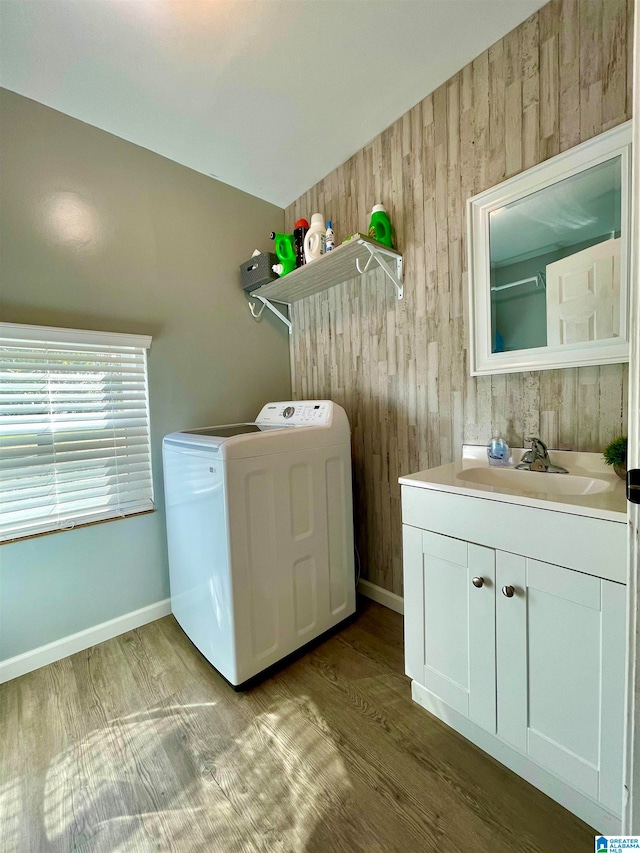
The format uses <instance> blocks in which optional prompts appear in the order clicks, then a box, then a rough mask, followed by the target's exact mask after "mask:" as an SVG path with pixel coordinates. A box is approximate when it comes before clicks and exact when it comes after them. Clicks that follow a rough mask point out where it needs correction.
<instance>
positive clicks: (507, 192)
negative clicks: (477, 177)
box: [467, 121, 632, 376]
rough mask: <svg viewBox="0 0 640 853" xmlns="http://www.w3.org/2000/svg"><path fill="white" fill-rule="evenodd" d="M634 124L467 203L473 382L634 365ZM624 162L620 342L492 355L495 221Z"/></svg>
mask: <svg viewBox="0 0 640 853" xmlns="http://www.w3.org/2000/svg"><path fill="white" fill-rule="evenodd" d="M631 124H632V123H631V122H630V121H628V122H625V123H624V124H621V125H618V126H617V127H614V128H613V129H612V130H608V131H606V132H605V133H601V134H600V135H599V136H595V137H594V138H593V139H590V140H588V141H587V142H583V143H581V144H580V145H577V146H575V147H574V148H571V149H569V150H568V151H565V152H563V153H562V154H558V155H556V156H555V157H552V158H551V159H550V160H546V161H545V162H544V163H540V164H539V165H538V166H534V167H533V168H531V169H528V170H527V171H526V172H522V173H521V174H519V175H516V176H515V177H513V178H509V180H507V181H504V182H503V183H501V184H498V186H496V187H492V188H491V189H489V190H486V191H485V192H483V193H480V194H479V195H476V196H474V197H473V198H470V199H468V201H467V232H468V262H469V334H470V340H469V342H470V346H469V362H470V371H471V375H472V376H482V375H484V374H492V373H520V372H523V371H525V370H549V369H551V368H557V367H581V366H583V365H593V364H616V363H619V362H623V361H628V360H629V333H628V317H627V304H628V298H629V296H628V294H629V251H630V242H631V241H630V239H629V222H630V195H631V194H630V187H631V136H632V131H631ZM616 156H620V161H621V204H622V216H621V229H620V236H621V240H622V242H621V253H620V333H621V337H620V338H610V339H608V340H607V341H606V342H605V341H590V342H587V343H578V344H563V345H561V346H546V347H532V348H530V349H522V350H515V351H511V352H496V353H494V352H492V351H491V340H492V335H491V290H490V284H491V268H490V250H489V216H490V214H491V212H492V211H493V210H497V209H498V208H501V207H504V206H505V205H508V204H510V203H511V202H514V201H517V200H518V199H521V198H523V197H524V196H527V195H530V194H531V193H534V192H537V191H538V190H541V189H544V188H545V187H548V186H550V185H551V184H555V183H557V182H558V181H562V180H564V179H565V178H569V177H571V176H572V175H575V174H577V173H578V172H582V171H584V170H585V169H589V168H591V167H592V166H597V165H598V164H599V163H603V162H605V161H606V160H610V159H612V158H613V157H616Z"/></svg>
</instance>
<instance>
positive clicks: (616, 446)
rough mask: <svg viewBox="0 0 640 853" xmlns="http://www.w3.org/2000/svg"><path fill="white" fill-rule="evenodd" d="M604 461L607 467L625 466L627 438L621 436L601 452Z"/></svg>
mask: <svg viewBox="0 0 640 853" xmlns="http://www.w3.org/2000/svg"><path fill="white" fill-rule="evenodd" d="M602 455H603V456H604V461H605V462H606V463H607V465H618V466H620V467H621V468H624V467H626V464H627V436H626V435H621V436H620V437H619V438H615V439H614V440H613V441H612V442H611V444H608V445H607V446H606V447H605V449H604V450H603V451H602Z"/></svg>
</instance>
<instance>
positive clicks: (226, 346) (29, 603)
mask: <svg viewBox="0 0 640 853" xmlns="http://www.w3.org/2000/svg"><path fill="white" fill-rule="evenodd" d="M0 112H1V113H2V123H1V126H0V146H1V150H2V166H1V173H0V192H1V196H2V203H1V209H0V240H1V246H0V248H1V251H2V261H1V264H2V266H1V278H0V282H1V284H0V288H1V290H0V296H1V319H2V320H3V321H6V322H13V323H33V324H39V325H49V326H64V327H72V328H81V329H97V330H103V331H114V332H133V333H140V334H150V335H153V345H152V348H151V351H150V356H149V381H150V403H151V432H152V447H153V471H154V483H155V490H156V504H157V507H158V510H157V512H155V513H153V514H152V515H148V516H139V517H135V518H129V519H124V520H119V521H113V522H109V523H106V524H98V525H93V526H90V527H85V528H80V529H77V530H73V531H68V532H61V533H55V534H51V535H48V536H41V537H37V538H34V539H31V540H24V541H18V542H14V543H9V544H5V545H2V546H1V547H0V659H6V658H10V657H12V656H14V655H17V654H21V653H22V652H25V651H28V650H30V649H33V648H36V647H38V646H40V645H43V644H45V643H49V642H52V641H54V640H57V639H59V638H61V637H64V636H67V635H69V634H73V633H75V632H76V631H80V630H83V629H85V628H89V627H91V626H92V625H96V624H99V623H100V622H103V621H106V620H108V619H113V618H115V617H117V616H120V615H122V614H124V613H128V612H130V611H132V610H135V609H137V608H140V607H144V606H145V605H148V604H152V603H154V602H156V601H160V600H162V599H164V598H166V597H167V596H168V595H169V583H168V571H167V555H166V541H165V527H164V512H163V489H162V467H161V441H162V436H163V435H165V434H166V433H168V432H172V431H173V430H176V429H180V428H183V427H195V426H204V425H206V424H211V423H224V422H227V423H229V422H234V421H241V420H245V419H250V418H253V417H254V416H255V415H256V414H257V411H258V410H259V408H260V407H261V406H262V404H263V403H265V402H266V401H267V400H270V399H287V398H289V397H290V394H291V385H290V373H289V354H288V335H287V333H286V329H285V328H284V327H283V326H281V325H278V321H276V320H275V319H273V320H272V319H271V318H269V317H265V318H264V319H263V320H262V321H261V322H260V323H256V322H255V321H254V320H253V319H252V318H251V316H250V314H249V311H248V308H247V302H246V299H245V297H244V294H243V292H242V290H241V288H240V284H239V270H238V265H239V264H240V263H241V262H242V261H244V260H246V259H247V258H248V257H249V256H250V255H251V252H252V251H253V249H254V248H259V249H268V248H269V247H270V240H269V238H268V235H269V231H271V230H272V229H274V230H276V231H282V229H283V224H284V213H283V211H282V210H280V209H279V208H277V207H274V206H273V205H270V204H267V203H266V202H263V201H260V200H259V199H256V198H254V197H253V196H249V195H247V194H246V193H242V192H240V191H239V190H236V189H233V188H232V187H229V186H227V185H225V184H222V183H220V182H218V181H215V180H213V179H210V178H207V177H205V176H203V175H201V174H199V173H197V172H193V171H191V170H190V169H187V168H185V167H183V166H179V165H177V164H176V163H173V162H172V161H170V160H167V159H165V158H163V157H160V156H158V155H156V154H153V153H151V152H149V151H147V150H145V149H143V148H139V147H137V146H135V145H132V144H131V143H129V142H125V141H123V140H121V139H118V138H117V137H114V136H111V135H110V134H108V133H105V132H104V131H101V130H98V129H96V128H94V127H91V126H89V125H86V124H83V123H82V122H79V121H76V120H75V119H72V118H70V117H68V116H65V115H63V114H62V113H58V112H56V111H54V110H51V109H49V108H47V107H44V106H42V105H41V104H38V103H36V102H34V101H30V100H28V99H26V98H23V97H21V96H19V95H16V94H14V93H12V92H8V91H6V90H0ZM211 168H212V171H215V161H214V159H212V163H211Z"/></svg>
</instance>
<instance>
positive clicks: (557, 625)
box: [402, 485, 625, 833]
mask: <svg viewBox="0 0 640 853" xmlns="http://www.w3.org/2000/svg"><path fill="white" fill-rule="evenodd" d="M402 500H403V543H404V601H405V657H406V672H407V674H408V675H409V676H410V677H411V678H412V679H413V685H412V695H413V698H414V699H415V700H416V701H417V702H419V703H420V704H421V705H423V706H424V707H426V708H427V709H428V710H429V711H431V712H432V713H434V714H435V715H436V716H438V717H440V719H442V720H444V721H445V722H446V723H447V724H448V725H451V726H452V727H453V728H455V729H456V730H457V731H459V732H460V733H461V734H463V735H465V736H466V737H468V738H469V739H470V740H472V741H473V742H474V743H476V744H477V745H478V746H480V747H481V748H482V749H484V750H485V751H487V752H489V753H490V754H491V755H493V756H494V757H495V758H497V759H498V760H500V761H502V762H503V763H505V764H506V765H507V766H509V767H511V769H512V770H514V771H515V772H517V773H519V775H521V776H523V777H524V778H526V779H527V780H528V781H530V782H531V783H532V784H534V785H536V786H537V787H539V788H541V789H542V790H543V791H545V793H547V794H548V795H549V796H551V797H553V798H554V799H556V800H557V801H558V802H560V803H562V804H563V805H564V806H565V807H567V808H568V809H570V810H571V811H573V812H574V813H575V814H577V815H578V816H580V817H581V818H582V819H583V820H585V821H587V822H588V823H590V824H591V825H592V826H594V827H595V828H596V829H597V830H598V831H600V832H604V831H607V832H611V833H616V832H619V831H620V815H621V806H622V757H623V742H622V738H623V714H624V682H625V586H624V584H623V583H621V582H619V580H620V579H622V574H618V575H616V572H615V571H613V567H612V561H614V562H615V561H618V563H620V565H619V566H618V568H617V570H616V571H617V572H618V573H621V572H623V571H624V548H625V526H624V524H620V523H614V522H612V521H605V520H601V519H595V518H585V517H581V516H576V515H568V514H567V515H566V516H565V518H564V519H563V518H562V515H563V514H562V513H557V512H549V511H546V510H542V509H537V508H530V507H523V506H515V505H509V504H501V503H500V502H499V501H496V500H482V499H477V498H473V497H468V496H462V495H455V494H446V493H444V492H437V491H430V490H428V489H425V488H413V487H411V486H407V485H403V486H402ZM563 522H568V526H569V528H570V535H572V536H573V537H574V538H572V548H571V549H567V548H566V547H563V546H562V545H559V546H558V547H557V548H556V550H557V551H558V552H559V553H561V554H562V555H563V556H564V558H565V559H564V560H563V562H564V563H566V564H568V565H558V564H556V563H552V562H550V560H549V556H550V552H551V551H550V549H551V548H552V547H553V541H549V537H551V539H552V540H553V538H554V537H555V536H558V535H559V533H558V530H556V528H555V525H557V524H562V523H563ZM474 534H475V535H474ZM516 537H517V538H518V539H519V540H520V541H519V544H520V553H518V552H517V549H516V547H514V546H515V545H516V544H517V543H515V542H514V538H516ZM473 540H475V541H473ZM603 544H604V548H605V551H604V552H603V551H602V546H603ZM607 550H608V552H609V554H610V558H611V559H610V560H609V561H608V563H607V566H606V567H605V566H602V571H599V568H600V566H601V558H602V554H603V553H607ZM571 552H572V553H571ZM541 558H544V559H541ZM621 558H622V562H620V559H621ZM603 574H604V575H608V577H602V576H601V575H603ZM613 577H616V578H617V579H613Z"/></svg>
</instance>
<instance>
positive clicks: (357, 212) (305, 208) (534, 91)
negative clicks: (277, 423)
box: [285, 0, 633, 595]
mask: <svg viewBox="0 0 640 853" xmlns="http://www.w3.org/2000/svg"><path fill="white" fill-rule="evenodd" d="M632 12H633V2H632V0H552V2H551V3H549V4H548V5H546V6H544V7H543V8H542V9H541V10H540V11H539V12H538V13H537V14H535V15H533V16H532V17H531V18H529V19H528V20H527V21H525V22H524V23H523V24H522V25H521V26H519V27H518V28H517V29H515V30H514V31H513V32H511V33H509V34H508V35H507V36H505V38H503V39H502V40H501V41H499V42H497V43H496V44H495V45H493V47H491V48H490V49H489V50H488V51H486V52H485V53H483V54H481V55H480V56H478V57H477V59H475V60H474V61H473V62H472V63H470V64H469V65H467V66H466V67H465V68H463V69H462V70H461V71H460V72H459V73H458V74H456V75H455V76H454V77H452V78H451V79H450V80H448V81H447V82H446V83H444V84H443V85H442V86H440V88H438V89H437V90H436V91H435V92H433V93H432V94H430V95H428V96H427V97H426V98H425V99H424V100H423V101H421V102H420V103H419V104H416V106H415V107H414V108H413V109H412V110H410V111H409V112H408V113H406V114H405V115H403V116H402V117H401V118H400V119H399V120H398V121H397V122H396V123H395V124H393V125H392V126H391V127H389V128H387V130H385V131H384V132H383V133H381V134H380V135H379V136H377V137H376V138H375V139H374V140H372V141H371V142H370V143H369V144H368V145H367V146H366V147H365V148H363V149H362V150H361V151H359V152H358V153H357V154H355V155H354V156H353V157H352V158H351V159H350V160H348V161H347V162H346V163H344V164H343V165H342V166H340V167H339V168H338V169H336V170H335V171H334V172H331V174H329V175H327V176H326V178H324V179H323V180H322V181H320V183H318V184H316V186H314V187H313V188H312V189H310V190H309V191H308V192H307V193H305V195H304V196H302V197H301V198H300V199H298V200H297V201H296V202H294V203H293V204H292V205H291V206H290V207H289V208H287V211H286V221H285V225H286V228H287V229H288V230H289V231H291V230H292V228H293V223H294V221H295V220H296V219H298V218H299V217H300V216H305V217H307V218H308V219H310V217H311V214H312V213H314V212H316V211H320V212H322V213H323V214H324V216H325V218H326V219H332V220H333V223H334V228H335V230H336V239H337V241H340V240H342V239H344V238H345V237H346V236H348V235H350V234H354V233H355V232H357V231H365V230H366V228H367V227H368V222H369V214H370V211H371V207H372V205H373V204H375V203H377V202H382V203H383V204H384V205H385V206H386V209H387V211H389V214H390V216H391V221H392V223H393V224H394V227H395V230H396V235H397V245H398V247H399V248H400V250H401V251H402V253H403V257H404V273H405V299H404V301H403V302H397V301H396V299H395V296H394V293H395V291H394V288H393V287H392V286H391V285H389V284H386V283H385V281H384V279H383V278H382V274H381V273H373V274H367V276H366V277H365V278H362V279H357V280H355V281H350V282H347V283H344V284H342V285H339V286H337V287H335V288H332V289H331V290H329V291H326V292H325V293H323V294H319V295H318V296H315V297H311V298H309V299H305V300H302V301H301V302H298V303H297V304H296V305H295V306H294V310H293V328H294V333H293V336H292V338H291V363H292V382H293V389H294V396H296V397H297V398H299V399H303V398H329V399H333V400H335V401H336V402H338V403H340V404H341V405H342V406H344V408H345V409H346V411H347V414H348V415H349V419H350V421H351V426H352V431H353V457H354V475H355V482H354V489H355V494H354V497H355V505H356V527H357V529H356V541H357V544H358V549H359V552H360V555H361V558H362V567H363V576H364V577H366V578H367V579H368V580H370V581H371V582H372V583H375V584H379V585H380V586H382V587H384V588H386V589H389V590H392V591H393V592H396V593H398V594H400V595H401V594H402V562H401V560H402V554H401V521H400V490H399V486H398V484H397V479H398V477H399V476H400V475H402V474H407V473H410V472H412V471H419V470H422V469H425V468H432V467H435V466H437V465H440V464H444V463H446V462H450V461H452V460H453V459H454V458H455V457H458V456H459V455H460V452H461V446H462V444H463V442H464V443H476V444H484V443H486V442H487V440H488V439H489V437H490V434H491V429H492V426H493V427H497V428H499V429H501V430H503V431H504V433H505V434H506V436H507V438H508V440H509V441H510V443H511V444H512V445H514V446H522V444H523V440H524V438H525V436H527V435H539V436H541V437H542V438H543V439H544V440H545V441H547V442H548V443H549V445H550V447H555V448H564V449H575V450H599V449H601V448H602V447H603V446H604V445H605V444H606V443H607V442H609V441H610V440H611V439H612V438H614V437H615V436H617V435H619V434H620V433H621V432H623V431H624V429H625V425H626V418H625V410H626V379H627V369H626V365H624V366H623V365H606V366H602V367H587V368H578V369H567V370H547V371H536V372H529V373H520V374H508V375H503V376H494V377H478V378H471V377H470V376H469V373H468V353H467V318H466V316H465V315H466V313H467V303H466V290H465V288H466V278H467V260H466V221H465V218H466V217H465V201H466V199H467V198H468V197H469V196H472V195H475V194H476V193H479V192H481V191H482V190H485V189H487V188H488V187H491V186H493V185H495V184H497V183H499V182H500V181H502V180H504V179H505V178H508V177H510V176H511V175H515V174H517V173H518V172H521V171H523V170H524V169H527V168H529V167H530V166H533V165H535V164H537V163H539V162H541V161H542V160H545V159H547V158H549V157H552V156H553V155H554V154H557V153H558V152H560V151H564V150H566V149H568V148H571V147H572V146H574V145H576V144H578V143H579V142H582V141H584V140H586V139H589V138H590V137H592V136H595V135H596V134H598V133H601V132H602V131H604V130H607V129H608V128H610V127H613V126H615V125H617V124H619V123H621V122H623V121H625V120H627V119H629V118H630V117H631V68H632V40H631V36H632V29H633V28H632Z"/></svg>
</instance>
